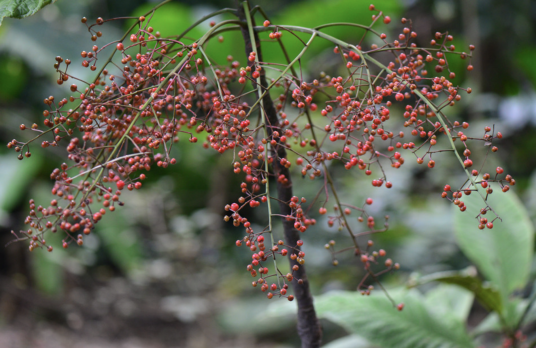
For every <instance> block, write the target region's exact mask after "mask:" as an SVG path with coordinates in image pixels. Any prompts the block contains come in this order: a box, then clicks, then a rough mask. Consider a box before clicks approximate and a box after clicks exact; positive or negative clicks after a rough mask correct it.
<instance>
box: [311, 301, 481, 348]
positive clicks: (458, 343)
mask: <svg viewBox="0 0 536 348" xmlns="http://www.w3.org/2000/svg"><path fill="white" fill-rule="evenodd" d="M389 293H390V295H391V296H392V297H393V298H394V299H395V301H396V302H403V303H404V304H405V307H404V310H403V311H397V310H396V308H395V307H393V305H392V304H391V302H390V301H389V300H388V299H387V298H386V297H385V295H384V294H382V293H379V292H378V293H376V294H373V295H371V296H362V295H361V294H359V293H356V292H331V293H328V294H326V295H322V296H318V297H317V298H316V300H315V307H316V311H317V313H318V315H319V316H320V317H323V318H327V319H329V320H331V321H333V322H335V323H337V324H339V325H341V326H342V327H344V328H345V329H346V330H348V332H350V333H352V334H356V335H359V336H362V337H364V338H365V339H367V340H368V341H369V342H371V343H372V344H376V345H379V346H381V347H383V348H391V347H392V348H435V347H437V348H439V347H441V348H451V347H452V348H465V347H474V345H473V343H472V341H471V338H470V337H469V335H468V334H467V332H466V330H465V324H464V323H463V322H462V321H460V320H459V319H458V318H457V317H455V316H453V315H451V314H449V313H441V314H439V313H436V312H435V307H434V306H431V307H430V305H429V304H427V303H426V302H425V300H424V299H423V297H422V295H420V294H419V293H418V292H417V291H409V292H407V291H404V292H400V291H398V292H397V291H390V292H389Z"/></svg>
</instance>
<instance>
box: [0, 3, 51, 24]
mask: <svg viewBox="0 0 536 348" xmlns="http://www.w3.org/2000/svg"><path fill="white" fill-rule="evenodd" d="M56 1H57V0H0V24H2V20H3V19H4V18H5V17H11V18H24V17H28V16H31V15H33V14H35V13H36V12H37V11H39V10H40V9H42V8H43V7H45V6H46V5H48V4H53V3H55V2H56Z"/></svg>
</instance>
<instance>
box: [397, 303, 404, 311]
mask: <svg viewBox="0 0 536 348" xmlns="http://www.w3.org/2000/svg"><path fill="white" fill-rule="evenodd" d="M396 309H398V310H399V311H402V310H403V309H404V304H403V303H399V304H398V305H397V306H396Z"/></svg>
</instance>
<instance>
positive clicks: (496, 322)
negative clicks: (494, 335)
mask: <svg viewBox="0 0 536 348" xmlns="http://www.w3.org/2000/svg"><path fill="white" fill-rule="evenodd" d="M527 303H528V301H522V300H521V299H519V298H515V299H513V300H511V301H509V302H507V303H506V312H507V313H508V314H509V315H508V316H506V317H505V318H504V324H505V325H506V326H507V327H509V328H514V327H516V326H517V324H518V322H519V320H520V319H521V316H522V315H523V312H524V311H525V308H526V307H527ZM524 322H525V323H528V321H527V318H525V321H524ZM502 331H503V324H502V323H501V319H500V317H499V315H498V314H497V313H496V312H494V313H490V314H489V315H488V316H487V317H486V318H485V319H484V320H482V321H481V322H480V324H478V325H477V327H475V328H474V329H473V330H472V332H471V334H472V335H480V334H483V333H485V332H502Z"/></svg>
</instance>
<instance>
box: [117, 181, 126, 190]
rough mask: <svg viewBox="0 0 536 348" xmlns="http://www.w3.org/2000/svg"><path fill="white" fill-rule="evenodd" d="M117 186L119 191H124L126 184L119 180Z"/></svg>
mask: <svg viewBox="0 0 536 348" xmlns="http://www.w3.org/2000/svg"><path fill="white" fill-rule="evenodd" d="M115 184H116V185H117V189H118V190H122V189H124V188H125V182H124V181H123V180H118V181H117V182H116V183H115Z"/></svg>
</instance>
